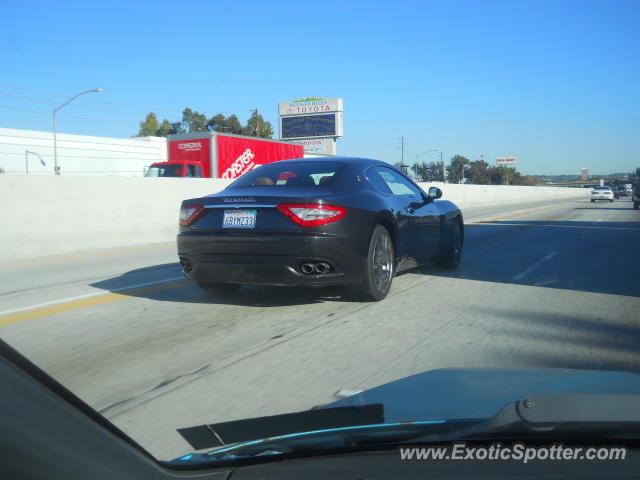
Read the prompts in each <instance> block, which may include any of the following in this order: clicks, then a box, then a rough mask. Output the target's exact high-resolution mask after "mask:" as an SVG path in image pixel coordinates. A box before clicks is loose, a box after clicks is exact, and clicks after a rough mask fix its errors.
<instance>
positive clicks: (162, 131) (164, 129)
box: [156, 118, 171, 137]
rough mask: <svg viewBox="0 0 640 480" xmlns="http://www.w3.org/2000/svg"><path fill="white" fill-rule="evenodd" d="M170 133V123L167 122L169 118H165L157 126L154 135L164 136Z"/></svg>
mask: <svg viewBox="0 0 640 480" xmlns="http://www.w3.org/2000/svg"><path fill="white" fill-rule="evenodd" d="M170 133H171V124H170V123H169V120H167V119H166V118H165V119H164V120H163V121H162V123H161V124H160V126H159V127H158V130H157V131H156V136H157V137H166V136H167V135H169V134H170Z"/></svg>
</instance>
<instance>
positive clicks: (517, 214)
mask: <svg viewBox="0 0 640 480" xmlns="http://www.w3.org/2000/svg"><path fill="white" fill-rule="evenodd" d="M563 207H567V204H566V203H564V204H562V205H553V206H552V207H544V208H534V209H533V210H527V211H526V212H520V213H514V214H513V215H505V216H504V217H498V218H492V219H491V220H483V221H481V222H472V223H471V224H472V225H473V224H474V223H488V222H500V221H502V220H506V219H508V218H515V217H521V216H523V215H529V214H531V213H537V212H544V211H546V210H553V209H554V208H563Z"/></svg>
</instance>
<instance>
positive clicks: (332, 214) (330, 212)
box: [278, 203, 347, 227]
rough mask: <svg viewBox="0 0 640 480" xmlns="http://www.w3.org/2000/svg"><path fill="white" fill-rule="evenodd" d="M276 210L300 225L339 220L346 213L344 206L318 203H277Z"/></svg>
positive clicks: (322, 223) (324, 223)
mask: <svg viewBox="0 0 640 480" xmlns="http://www.w3.org/2000/svg"><path fill="white" fill-rule="evenodd" d="M278 210H280V212H282V213H283V214H284V215H286V216H287V217H289V218H290V219H291V220H293V221H294V222H296V223H297V224H298V225H300V226H301V227H313V226H316V225H326V224H327V223H331V222H335V221H337V220H340V219H341V218H342V217H344V216H345V215H346V214H347V209H346V208H344V207H336V206H335V205H322V204H320V203H283V204H282V205H278Z"/></svg>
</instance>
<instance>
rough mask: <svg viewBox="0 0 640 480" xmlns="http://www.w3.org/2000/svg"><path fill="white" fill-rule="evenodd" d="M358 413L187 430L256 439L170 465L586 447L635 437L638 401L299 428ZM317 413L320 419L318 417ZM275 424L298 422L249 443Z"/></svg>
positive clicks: (583, 397)
mask: <svg viewBox="0 0 640 480" xmlns="http://www.w3.org/2000/svg"><path fill="white" fill-rule="evenodd" d="M363 407H370V408H371V407H374V406H372V405H368V406H361V407H339V408H333V409H326V413H325V412H323V409H317V410H308V411H305V412H297V413H295V414H286V415H284V416H278V415H276V416H274V417H263V418H261V419H246V420H239V421H237V422H227V423H225V424H216V425H209V426H202V427H193V428H203V427H204V428H207V427H211V430H212V431H215V429H219V428H220V425H222V426H225V427H229V426H239V425H244V426H245V428H246V430H243V429H242V428H241V429H240V430H239V431H244V432H245V433H248V432H250V431H251V432H254V433H252V434H253V435H256V436H254V437H253V438H254V439H251V440H245V441H238V443H234V444H232V445H224V446H220V447H219V448H215V449H214V450H211V451H210V452H207V453H203V454H198V453H193V454H188V455H185V456H183V457H181V458H179V459H176V460H174V461H173V462H171V463H172V465H173V466H176V467H185V466H187V465H189V466H197V465H202V464H209V463H216V464H217V463H219V462H222V463H225V462H237V461H242V460H247V459H256V458H259V457H269V456H278V455H287V454H295V455H301V456H304V455H312V454H317V453H318V452H325V453H326V452H335V451H340V450H344V449H348V448H355V447H374V446H391V445H396V446H397V445H399V444H406V443H409V442H410V443H412V444H418V443H447V442H453V441H462V440H464V441H469V440H478V439H483V440H487V439H510V440H527V439H534V438H543V439H545V440H549V439H551V440H555V439H558V438H562V439H565V438H567V439H568V438H574V439H575V438H577V439H584V438H586V437H587V436H589V435H590V436H592V437H596V438H599V439H630V438H634V437H636V438H637V437H639V436H640V408H639V407H640V395H599V394H578V395H564V394H558V395H555V394H540V395H531V396H527V397H525V398H524V399H522V400H519V401H517V402H511V403H508V404H506V405H505V406H504V407H503V408H502V409H501V410H500V411H499V412H498V413H497V414H496V415H494V416H493V417H492V418H480V419H464V418H459V419H448V420H416V421H406V422H398V423H382V422H379V423H378V422H377V423H371V424H365V423H363V422H361V423H360V424H357V425H354V424H353V422H350V423H351V424H350V425H344V424H343V425H337V426H332V427H329V426H328V425H327V424H324V425H317V428H313V429H308V430H306V429H303V428H300V427H301V426H302V424H303V423H304V422H307V425H308V424H309V423H308V422H309V419H310V418H315V420H319V419H321V418H324V419H325V420H327V419H330V418H331V416H332V415H338V417H337V418H339V419H340V421H345V420H346V419H348V416H349V411H348V410H343V409H353V408H356V409H360V408H363ZM375 407H376V409H378V410H377V411H378V413H382V410H381V407H382V405H376V406H375ZM317 412H323V413H320V414H319V416H318V413H317ZM369 413H371V411H370V412H369ZM308 415H310V416H308ZM279 417H284V418H285V419H288V420H291V423H286V424H283V425H286V427H285V428H286V429H292V428H293V429H295V428H296V425H295V421H298V422H302V421H304V422H303V423H298V424H297V430H298V431H294V432H288V433H280V434H277V435H272V436H268V437H266V438H265V435H264V432H263V434H262V435H260V436H261V437H263V438H260V439H255V438H257V431H256V428H257V427H258V426H260V425H262V426H264V425H265V421H267V419H268V420H269V421H271V420H273V419H278V418H279ZM287 417H288V418H287ZM365 418H366V414H365V413H364V411H363V412H362V416H361V417H360V420H361V421H363V420H365ZM294 419H295V421H294ZM351 420H353V418H352V419H351ZM334 423H335V422H334ZM272 425H277V421H276V422H275V423H273V422H272ZM180 432H181V433H182V434H183V436H184V435H185V434H184V430H180ZM185 438H186V436H185ZM192 445H193V444H192ZM194 447H195V446H194ZM204 448H208V447H204Z"/></svg>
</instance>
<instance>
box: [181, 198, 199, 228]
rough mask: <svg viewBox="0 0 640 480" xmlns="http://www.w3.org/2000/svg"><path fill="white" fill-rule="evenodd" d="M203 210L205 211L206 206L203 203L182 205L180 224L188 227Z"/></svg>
mask: <svg viewBox="0 0 640 480" xmlns="http://www.w3.org/2000/svg"><path fill="white" fill-rule="evenodd" d="M202 212H204V207H203V206H202V205H193V204H192V205H185V204H182V205H181V206H180V225H182V226H183V227H188V226H189V225H191V224H192V223H193V222H194V221H195V220H196V218H198V216H199V215H200V214H201V213H202Z"/></svg>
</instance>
